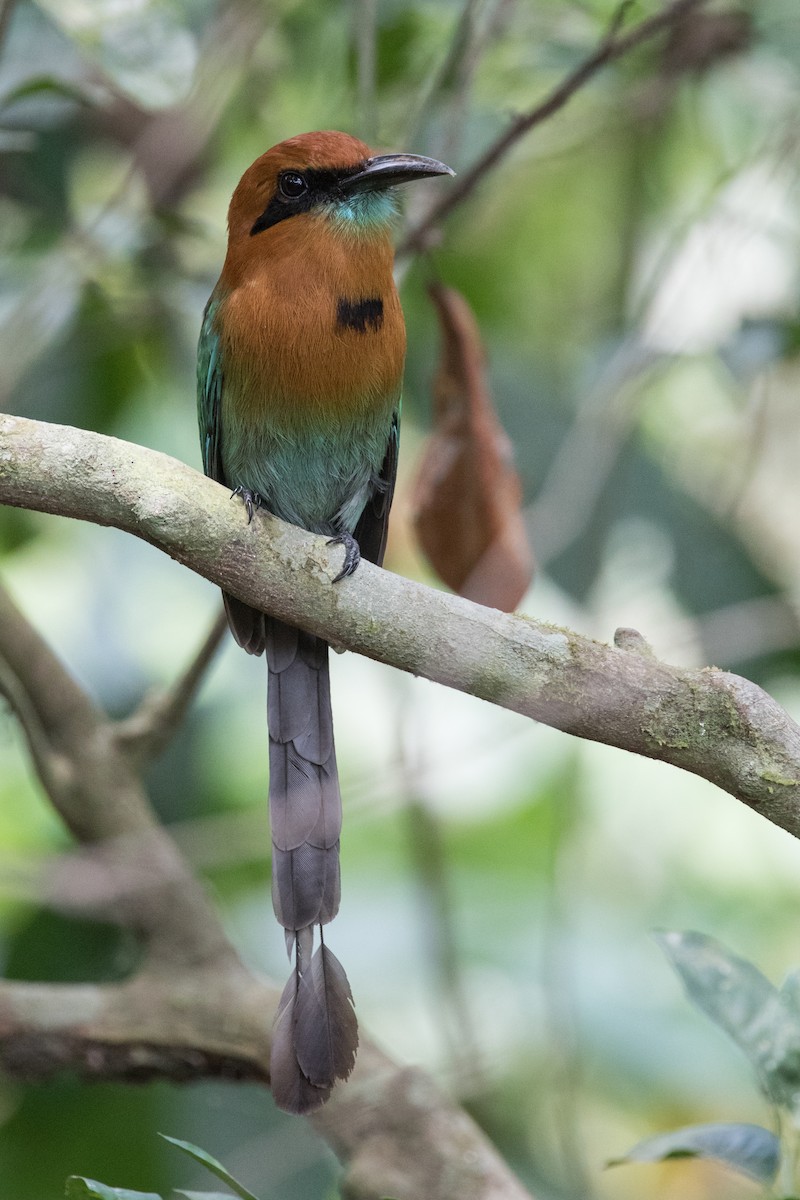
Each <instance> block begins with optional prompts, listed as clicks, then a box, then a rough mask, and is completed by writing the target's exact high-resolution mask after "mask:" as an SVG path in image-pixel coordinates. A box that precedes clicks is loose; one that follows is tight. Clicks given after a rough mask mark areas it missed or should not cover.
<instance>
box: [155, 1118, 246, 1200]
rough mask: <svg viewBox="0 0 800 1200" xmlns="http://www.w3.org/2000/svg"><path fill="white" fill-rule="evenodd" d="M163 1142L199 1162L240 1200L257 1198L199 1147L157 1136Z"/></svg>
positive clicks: (162, 1135) (172, 1138) (171, 1138)
mask: <svg viewBox="0 0 800 1200" xmlns="http://www.w3.org/2000/svg"><path fill="white" fill-rule="evenodd" d="M158 1136H159V1137H162V1138H163V1139H164V1141H165V1142H169V1143H170V1145H171V1146H177V1147H178V1149H179V1150H182V1151H183V1153H184V1154H188V1155H189V1158H193V1159H194V1160H195V1162H199V1163H200V1164H201V1165H202V1166H204V1167H205V1168H206V1170H207V1171H210V1172H211V1173H212V1175H216V1177H217V1179H221V1180H222V1182H223V1183H227V1185H228V1187H229V1188H230V1189H231V1191H232V1192H235V1193H236V1195H237V1196H241V1198H242V1200H257V1197H256V1196H254V1195H253V1193H252V1192H248V1190H247V1188H246V1187H245V1186H244V1184H243V1183H239V1180H238V1179H234V1177H233V1176H232V1175H231V1174H230V1173H229V1172H228V1171H226V1170H225V1168H224V1167H223V1165H222V1163H221V1162H217V1160H216V1158H214V1157H213V1155H211V1154H208V1153H207V1152H206V1151H205V1150H201V1149H200V1147H199V1146H193V1145H192V1143H191V1142H182V1141H181V1140H180V1139H179V1138H174V1137H168V1136H167V1134H166V1133H160V1134H159V1135H158Z"/></svg>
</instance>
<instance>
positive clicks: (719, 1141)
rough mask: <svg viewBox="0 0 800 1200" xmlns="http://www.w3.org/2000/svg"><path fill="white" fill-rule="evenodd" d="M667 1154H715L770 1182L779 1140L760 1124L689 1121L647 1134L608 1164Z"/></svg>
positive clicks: (659, 1158) (750, 1175)
mask: <svg viewBox="0 0 800 1200" xmlns="http://www.w3.org/2000/svg"><path fill="white" fill-rule="evenodd" d="M668 1158H713V1159H716V1161H717V1162H721V1163H725V1165H726V1166H727V1167H731V1168H732V1169H733V1170H734V1171H738V1172H739V1174H740V1175H746V1176H747V1177H748V1178H749V1179H755V1180H756V1182H757V1183H763V1184H766V1183H770V1182H771V1181H772V1180H773V1179H774V1178H775V1173H776V1172H777V1170H778V1165H779V1163H780V1142H779V1141H778V1139H777V1138H776V1137H775V1134H774V1133H770V1131H769V1130H768V1129H762V1128H761V1126H760V1125H732V1124H731V1125H728V1124H724V1123H720V1124H712V1125H687V1126H686V1127H685V1128H683V1129H675V1130H673V1131H672V1132H671V1133H660V1134H657V1135H656V1136H655V1137H651V1138H646V1139H645V1140H644V1141H643V1142H639V1143H638V1145H636V1146H634V1147H633V1149H632V1150H629V1151H628V1153H627V1154H626V1155H624V1157H623V1158H615V1159H612V1160H611V1162H609V1163H608V1166H610V1167H615V1166H619V1165H620V1164H621V1163H630V1162H664V1161H665V1159H668Z"/></svg>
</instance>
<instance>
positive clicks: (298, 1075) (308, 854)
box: [264, 618, 358, 1112]
mask: <svg viewBox="0 0 800 1200" xmlns="http://www.w3.org/2000/svg"><path fill="white" fill-rule="evenodd" d="M264 642H265V646H266V651H267V666H268V672H269V688H268V702H267V708H268V724H269V750H270V789H269V793H270V796H269V799H270V824H271V829H272V900H273V906H274V908H275V915H276V916H277V918H278V920H279V921H280V923H281V924H282V925H283V927H284V929H285V930H286V943H287V949H288V950H289V953H290V955H291V948H292V943H293V942H294V946H295V966H294V970H293V972H292V976H291V978H290V979H289V982H288V983H287V985H286V987H285V989H284V992H283V996H282V997H281V1004H280V1007H279V1010H278V1015H277V1017H276V1020H275V1027H274V1030H273V1047H272V1061H271V1066H270V1071H271V1077H272V1089H273V1094H274V1096H275V1100H276V1103H277V1104H278V1105H279V1106H280V1107H281V1108H285V1109H287V1110H288V1111H289V1112H309V1111H311V1110H312V1109H313V1108H316V1107H318V1106H319V1105H320V1104H322V1103H324V1101H325V1100H326V1099H327V1097H328V1095H329V1093H330V1090H331V1088H332V1087H333V1084H334V1081H335V1080H336V1079H344V1078H346V1077H347V1075H349V1074H350V1071H351V1070H352V1068H353V1063H354V1061H355V1052H356V1047H357V1045H358V1028H357V1024H356V1018H355V1012H354V1010H353V1004H352V994H351V992H350V985H349V983H348V982H347V976H346V975H345V973H344V970H343V968H342V966H341V964H340V963H339V962H338V960H337V959H336V958H335V956H334V955H333V954H332V953H331V952H330V951H329V950H328V949H327V947H325V946H324V945H321V946H320V948H319V949H318V950H317V952H316V954H312V949H313V927H314V925H317V924H319V925H320V927H321V926H322V925H324V924H327V922H329V921H332V920H333V918H334V917H335V916H336V913H337V911H338V908H339V895H340V877H339V835H340V832H341V827H342V802H341V796H340V794H339V780H338V775H337V770H336V753H335V750H334V745H333V718H332V714H331V702H330V683H329V675H328V647H327V645H326V643H325V642H323V641H321V640H320V639H319V638H315V637H313V636H312V635H310V634H307V633H304V632H302V631H301V630H298V629H294V628H292V627H291V626H288V625H284V624H283V623H282V622H280V621H275V620H272V619H271V618H267V620H266V628H265V634H264Z"/></svg>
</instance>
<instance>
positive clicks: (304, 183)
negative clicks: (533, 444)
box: [197, 130, 454, 1114]
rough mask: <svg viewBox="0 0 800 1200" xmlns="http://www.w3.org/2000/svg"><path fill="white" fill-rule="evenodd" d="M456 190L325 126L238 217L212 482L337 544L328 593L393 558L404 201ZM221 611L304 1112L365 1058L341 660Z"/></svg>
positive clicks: (279, 1048)
mask: <svg viewBox="0 0 800 1200" xmlns="http://www.w3.org/2000/svg"><path fill="white" fill-rule="evenodd" d="M453 174H454V172H453V171H452V170H451V168H450V167H447V166H445V164H444V163H441V162H439V161H438V160H436V159H432V158H427V157H424V156H422V155H416V154H375V153H373V151H372V150H371V149H370V148H369V147H368V146H367V145H366V144H365V143H364V142H362V141H360V140H359V139H357V138H355V137H353V136H351V135H350V134H347V133H341V132H338V131H332V130H327V131H321V132H315V133H304V134H300V135H298V136H295V137H290V138H288V139H287V140H286V141H283V142H280V143H279V144H278V145H276V146H273V147H272V148H271V149H270V150H267V151H266V153H264V154H262V155H261V156H260V157H259V158H257V159H256V161H255V162H254V163H252V164H251V166H250V167H248V169H247V170H246V171H245V173H244V175H243V176H242V178H241V179H240V181H239V183H238V185H237V187H236V189H235V191H234V193H233V196H232V199H231V202H230V207H229V210H228V246H227V253H226V256H225V260H224V264H223V267H222V272H221V274H220V277H219V280H218V281H217V284H216V286H215V287H214V290H213V291H212V293H211V296H210V298H209V301H208V304H207V306H206V309H205V312H204V315H203V321H202V327H201V333H200V340H199V346H198V357H197V385H198V387H197V395H198V419H199V426H200V442H201V450H202V457H203V466H204V470H205V472H206V474H207V475H208V476H210V477H211V478H212V479H215V480H217V481H218V482H219V483H221V484H224V485H226V486H227V487H228V488H230V489H231V492H232V495H235V496H238V497H240V498H241V500H242V501H243V504H244V508H245V510H246V517H247V521H248V523H249V522H250V521H252V519H253V516H254V513H256V512H257V510H258V509H260V508H261V509H264V510H266V511H268V512H270V513H272V514H273V515H274V516H276V517H279V518H282V519H283V520H285V521H289V522H291V523H292V524H294V525H298V526H301V527H302V528H304V529H307V530H310V531H311V532H313V533H317V534H322V535H325V536H326V537H327V538H328V541H329V544H335V545H340V546H341V547H342V548H343V553H344V559H343V565H342V567H341V570H340V571H339V572H338V574H337V575H336V577H335V579H334V580H333V582H334V583H337V582H338V581H339V580H341V579H343V578H345V577H347V576H348V575H351V574H352V573H353V571H355V570H356V568H357V566H358V563H359V561H360V559H361V558H362V557H363V558H364V559H366V560H367V561H370V562H373V563H377V564H378V565H380V564H381V563H382V561H383V555H384V550H385V547H386V536H387V528H388V518H389V509H390V507H391V503H392V495H393V491H394V485H395V476H396V472H397V456H398V444H399V427H400V400H401V389H402V378H403V367H404V360H405V351H406V333H405V322H404V319H403V312H402V309H401V307H400V301H399V299H398V295H397V290H396V288H395V284H394V279H393V262H394V250H393V243H392V230H393V225H394V221H395V217H396V214H397V201H396V193H395V188H396V187H397V185H399V184H404V183H409V182H413V181H414V180H419V179H425V178H429V177H433V176H442V175H453ZM256 519H258V518H256ZM223 600H224V603H225V609H226V613H227V618H228V624H229V626H230V629H231V632H232V633H233V636H234V638H235V639H236V641H237V642H238V644H239V645H240V646H241V647H243V649H244V650H246V651H247V652H248V653H250V654H255V655H260V654H265V655H266V662H267V726H268V741H269V812H270V829H271V838H272V900H273V907H274V910H275V915H276V917H277V920H278V922H279V923H280V925H282V926H283V929H284V931H285V937H286V946H287V951H288V953H289V957H290V961H291V959H292V955H294V963H293V967H292V970H291V973H290V976H289V979H288V982H287V984H286V986H285V988H284V991H283V994H282V996H281V1000H280V1003H279V1006H278V1010H277V1014H276V1017H275V1022H274V1026H273V1031H272V1044H271V1055H270V1084H271V1088H272V1093H273V1097H274V1099H275V1102H276V1104H277V1105H278V1107H279V1108H282V1109H284V1110H285V1111H287V1112H291V1113H297V1114H302V1113H308V1112H311V1111H313V1110H314V1109H316V1108H318V1107H319V1106H320V1105H321V1104H323V1103H325V1101H326V1100H327V1099H328V1098H329V1096H330V1094H331V1091H332V1089H333V1087H334V1084H335V1083H336V1081H337V1080H342V1079H346V1078H347V1076H348V1075H349V1074H350V1072H351V1070H352V1068H353V1065H354V1062H355V1056H356V1050H357V1046H358V1025H357V1020H356V1016H355V1008H354V1004H353V997H352V992H351V989H350V984H349V982H348V979H347V976H346V974H345V971H344V969H343V967H342V965H341V963H340V962H339V961H338V959H337V958H336V957H335V955H334V954H333V952H332V951H331V950H330V949H329V947H328V946H327V945H326V943H325V939H324V933H323V927H324V926H325V925H326V924H327V923H328V922H330V921H332V920H333V918H334V917H335V916H336V913H337V910H338V908H339V898H340V874H339V838H340V831H341V824H342V804H341V797H340V791H339V781H338V775H337V769H336V752H335V748H334V740H333V718H332V712H331V698H330V681H329V671H328V645H327V643H326V642H325V641H324V640H323V639H321V638H319V637H316V636H314V635H313V634H310V633H308V632H306V631H304V630H303V629H300V628H296V627H295V626H293V625H291V624H288V623H286V622H285V621H281V620H277V619H275V618H273V617H271V616H269V615H265V614H264V613H262V612H260V611H259V610H257V609H255V608H253V607H252V606H250V605H248V604H245V603H243V602H242V601H240V600H238V599H237V598H236V597H235V596H232V595H229V594H226V593H223ZM317 931H318V937H319V944H318V945H316V935H317Z"/></svg>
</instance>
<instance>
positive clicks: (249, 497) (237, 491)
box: [231, 484, 264, 525]
mask: <svg viewBox="0 0 800 1200" xmlns="http://www.w3.org/2000/svg"><path fill="white" fill-rule="evenodd" d="M234 496H241V497H242V500H243V501H244V506H245V509H246V510H247V524H248V525H249V524H250V522H251V521H252V519H253V513H254V512H255V510H256V509H257V508H261V506H262V505H263V503H264V501H263V499H262V498H261V496H259V494H258V492H253V491H251V490H250V488H246V487H242V486H241V484H240V485H239V487H235V488H234V489H233V491H232V492H231V499H233V497H234Z"/></svg>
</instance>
